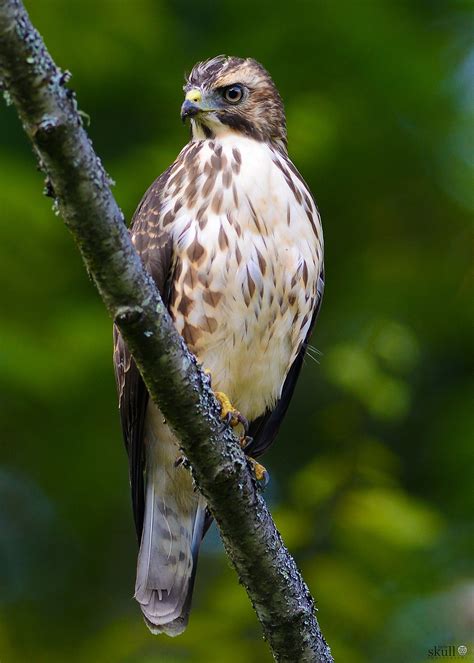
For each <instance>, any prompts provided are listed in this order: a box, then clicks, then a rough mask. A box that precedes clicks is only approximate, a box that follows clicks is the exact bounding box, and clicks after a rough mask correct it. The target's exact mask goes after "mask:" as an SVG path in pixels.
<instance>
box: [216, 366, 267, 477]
mask: <svg viewBox="0 0 474 663" xmlns="http://www.w3.org/2000/svg"><path fill="white" fill-rule="evenodd" d="M204 373H206V375H208V376H209V378H210V379H211V372H210V371H209V370H207V369H204ZM214 396H215V397H216V398H217V400H218V401H219V403H220V404H221V418H222V419H225V420H226V421H228V422H229V424H230V425H231V426H232V428H236V427H237V426H241V427H242V428H243V435H241V436H240V438H239V441H240V446H241V447H242V449H243V450H244V451H245V447H247V446H248V445H249V444H250V442H251V441H252V438H250V437H248V436H247V431H248V428H249V422H248V421H247V419H246V418H245V417H244V415H243V414H242V413H241V412H239V410H237V408H235V407H234V406H233V405H232V403H231V401H230V398H229V397H228V396H227V394H224V392H223V391H215V392H214ZM247 460H248V461H249V463H250V466H251V468H252V471H253V473H254V475H255V478H256V479H257V481H258V482H259V483H261V484H262V486H263V487H265V486H266V485H267V483H268V482H269V480H270V475H269V474H268V472H267V470H266V469H265V468H264V467H263V465H260V463H257V461H256V460H255V458H252V457H251V456H247Z"/></svg>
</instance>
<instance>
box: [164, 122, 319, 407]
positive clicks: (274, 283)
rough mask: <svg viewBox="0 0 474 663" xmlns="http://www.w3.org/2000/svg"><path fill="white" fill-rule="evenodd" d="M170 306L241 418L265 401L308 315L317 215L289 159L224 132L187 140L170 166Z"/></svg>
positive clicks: (277, 389)
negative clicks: (217, 136)
mask: <svg viewBox="0 0 474 663" xmlns="http://www.w3.org/2000/svg"><path fill="white" fill-rule="evenodd" d="M160 216H161V222H162V223H163V224H166V223H170V224H171V225H170V229H171V231H172V234H173V240H174V254H175V262H174V275H173V282H172V294H171V305H170V310H171V314H172V316H173V318H174V321H175V324H176V327H177V329H178V331H179V332H180V333H181V334H182V336H183V337H184V339H185V341H186V342H187V344H188V345H189V347H190V349H191V351H192V352H194V353H195V354H196V356H197V357H198V359H199V361H200V362H201V363H202V365H203V366H204V367H205V368H206V369H209V370H210V371H211V374H212V384H213V388H214V389H217V390H221V391H224V392H225V393H226V394H227V395H228V396H229V398H230V399H231V400H232V402H233V404H234V405H235V406H236V407H237V408H239V410H240V411H241V412H242V413H243V414H244V415H245V416H246V417H247V418H248V419H250V420H252V419H255V418H256V417H257V416H259V415H260V414H262V413H263V412H264V411H265V409H266V408H267V407H272V406H273V405H274V404H275V402H276V400H277V399H278V398H279V396H280V393H281V388H282V386H283V383H284V380H285V377H286V374H287V372H288V370H289V369H290V367H291V364H292V363H293V361H294V359H295V357H296V355H297V353H298V350H299V349H300V347H301V344H302V342H303V341H304V339H305V338H306V335H307V332H308V329H309V326H310V324H311V318H312V311H313V309H314V307H315V304H316V298H317V290H316V284H317V280H318V276H319V272H320V266H321V264H322V236H321V227H320V222H319V215H318V213H317V210H316V207H315V205H314V202H313V200H312V197H311V195H310V193H309V191H308V190H307V188H306V185H305V184H304V182H303V181H302V179H301V178H300V176H299V174H298V173H297V171H296V169H295V168H294V166H293V165H292V164H291V162H290V161H289V160H288V159H287V158H286V157H285V156H284V155H282V154H280V153H279V152H278V151H276V150H274V149H273V148H271V147H270V146H268V145H266V144H264V143H260V142H257V141H255V140H252V139H248V138H244V137H238V136H237V135H236V134H233V133H229V134H228V135H227V136H225V137H223V138H221V139H220V140H215V141H211V140H205V141H196V142H194V143H190V144H189V145H188V146H187V147H186V148H185V149H184V150H183V152H182V153H181V155H180V158H179V159H178V160H177V162H176V163H175V165H174V166H173V169H172V171H171V172H170V176H169V178H168V182H167V185H166V187H165V190H164V194H163V205H162V207H161V214H160Z"/></svg>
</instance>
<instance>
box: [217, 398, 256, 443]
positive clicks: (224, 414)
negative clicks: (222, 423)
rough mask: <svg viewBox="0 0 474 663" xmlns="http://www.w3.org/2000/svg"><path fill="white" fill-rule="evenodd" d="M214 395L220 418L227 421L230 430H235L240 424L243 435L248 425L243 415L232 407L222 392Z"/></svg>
mask: <svg viewBox="0 0 474 663" xmlns="http://www.w3.org/2000/svg"><path fill="white" fill-rule="evenodd" d="M214 395H215V397H216V398H217V400H218V401H219V403H220V404H221V418H222V419H225V420H226V421H228V422H229V423H230V425H231V426H232V428H235V427H236V426H238V425H239V424H240V425H241V426H243V429H244V433H246V432H247V430H248V426H249V423H248V421H247V419H246V418H245V417H244V415H243V414H241V413H240V412H239V411H238V410H237V409H236V408H235V407H234V406H233V405H232V403H231V402H230V399H229V397H228V396H227V395H226V394H224V392H222V391H215V392H214ZM244 437H245V436H244Z"/></svg>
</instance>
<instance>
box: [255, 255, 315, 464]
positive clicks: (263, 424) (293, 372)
mask: <svg viewBox="0 0 474 663" xmlns="http://www.w3.org/2000/svg"><path fill="white" fill-rule="evenodd" d="M317 292H318V300H317V302H316V306H315V309H314V312H313V318H312V320H311V325H310V328H309V331H308V333H307V335H306V338H305V340H304V343H303V345H302V346H301V350H300V351H299V353H298V355H297V357H296V359H295V360H294V362H293V364H292V366H291V368H290V370H289V371H288V375H287V376H286V380H285V382H284V385H283V389H282V392H281V396H280V399H279V401H278V402H277V404H276V405H275V407H274V408H273V410H269V411H267V412H265V413H264V414H262V416H260V417H258V418H257V419H255V420H254V421H252V422H251V423H250V426H249V432H248V434H249V436H250V437H251V438H252V439H253V441H252V442H251V443H250V444H249V445H248V447H246V449H245V453H247V454H249V455H250V456H252V457H253V458H258V457H259V456H261V455H262V454H263V453H265V451H267V449H268V448H269V447H270V446H271V444H272V443H273V442H274V440H275V438H276V436H277V433H278V430H279V428H280V425H281V423H282V421H283V418H284V416H285V414H286V411H287V410H288V406H289V404H290V401H291V398H292V396H293V392H294V390H295V387H296V383H297V381H298V377H299V374H300V371H301V367H302V365H303V359H304V356H305V354H306V349H307V347H308V343H309V339H310V337H311V334H312V331H313V329H314V326H315V324H316V320H317V318H318V314H319V310H320V308H321V302H322V299H323V293H324V266H323V267H322V268H321V273H320V275H319V278H318V286H317Z"/></svg>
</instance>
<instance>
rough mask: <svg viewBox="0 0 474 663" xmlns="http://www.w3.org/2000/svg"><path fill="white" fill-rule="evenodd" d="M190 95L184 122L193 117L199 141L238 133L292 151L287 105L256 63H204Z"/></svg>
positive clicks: (226, 59)
mask: <svg viewBox="0 0 474 663" xmlns="http://www.w3.org/2000/svg"><path fill="white" fill-rule="evenodd" d="M184 91H185V93H186V98H185V101H184V103H183V105H182V107H181V117H182V118H183V120H185V119H186V118H187V117H190V118H191V125H192V131H193V136H194V137H195V138H206V137H208V138H211V137H212V136H217V135H219V134H223V133H225V132H228V131H229V130H232V131H236V132H240V133H242V134H244V135H246V136H250V137H252V138H255V139H257V140H261V141H265V142H271V143H274V144H276V145H277V146H279V147H280V148H283V149H285V150H286V121H285V111H284V109H283V102H282V100H281V97H280V95H279V93H278V90H277V89H276V87H275V84H274V82H273V81H272V79H271V77H270V74H269V73H268V72H267V71H266V70H265V69H264V68H263V67H262V65H261V64H259V63H258V62H257V61H256V60H252V59H251V58H245V59H243V58H235V57H227V56H225V55H219V56H217V57H215V58H212V59H210V60H205V61H204V62H198V64H196V65H195V67H194V69H193V70H192V72H191V74H190V75H189V78H188V80H187V81H186V85H185V86H184Z"/></svg>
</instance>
